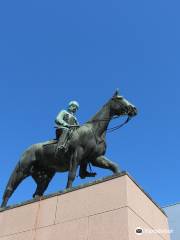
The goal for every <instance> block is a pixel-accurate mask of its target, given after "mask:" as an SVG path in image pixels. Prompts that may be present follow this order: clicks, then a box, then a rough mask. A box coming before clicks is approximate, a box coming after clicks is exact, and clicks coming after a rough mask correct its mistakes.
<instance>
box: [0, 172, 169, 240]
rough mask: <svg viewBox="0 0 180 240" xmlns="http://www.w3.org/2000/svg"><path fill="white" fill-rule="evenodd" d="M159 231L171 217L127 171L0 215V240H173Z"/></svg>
mask: <svg viewBox="0 0 180 240" xmlns="http://www.w3.org/2000/svg"><path fill="white" fill-rule="evenodd" d="M137 227H141V228H142V229H143V230H144V231H147V230H151V231H153V233H152V232H151V233H146V232H144V234H142V235H137V234H136V233H135V229H136V228H137ZM159 229H162V230H168V223H167V217H166V216H165V214H164V213H163V211H162V210H161V209H160V208H159V207H158V206H157V205H156V204H155V203H154V202H153V201H152V200H151V199H150V198H149V196H148V195H146V194H145V192H144V191H143V190H142V189H140V187H139V186H138V185H137V184H136V183H135V182H134V181H133V180H132V179H131V178H130V177H129V176H128V175H127V174H126V173H123V174H119V175H117V176H115V177H110V178H107V179H103V180H102V181H97V182H95V183H91V184H87V185H86V186H82V187H80V188H77V189H75V190H74V191H68V192H64V193H61V194H57V195H55V196H51V197H48V198H45V199H43V200H41V201H34V202H31V203H28V204H24V205H20V206H18V207H14V208H10V209H6V210H5V211H2V212H0V240H169V234H165V233H160V232H158V230H159Z"/></svg>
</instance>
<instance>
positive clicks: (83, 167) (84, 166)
mask: <svg viewBox="0 0 180 240" xmlns="http://www.w3.org/2000/svg"><path fill="white" fill-rule="evenodd" d="M87 166H88V161H83V160H82V161H81V164H80V168H79V176H80V178H82V179H84V178H86V177H95V176H96V173H95V172H88V171H87Z"/></svg>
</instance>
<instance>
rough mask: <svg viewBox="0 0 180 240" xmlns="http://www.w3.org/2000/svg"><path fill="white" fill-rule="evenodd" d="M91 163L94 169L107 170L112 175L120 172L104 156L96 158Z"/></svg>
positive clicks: (114, 164)
mask: <svg viewBox="0 0 180 240" xmlns="http://www.w3.org/2000/svg"><path fill="white" fill-rule="evenodd" d="M91 163H92V165H93V166H95V167H99V168H105V169H109V170H111V171H112V172H113V173H114V174H116V173H119V172H121V170H120V168H119V166H118V165H117V164H116V163H114V162H112V161H110V160H109V159H108V158H107V157H105V156H100V157H97V158H96V159H95V160H93V161H91Z"/></svg>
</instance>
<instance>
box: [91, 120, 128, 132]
mask: <svg viewBox="0 0 180 240" xmlns="http://www.w3.org/2000/svg"><path fill="white" fill-rule="evenodd" d="M116 118H119V116H114V117H112V118H106V119H101V120H100V119H97V120H92V121H90V122H106V121H110V120H113V119H116ZM130 120H131V117H130V116H128V117H127V119H126V120H125V121H124V122H123V123H121V124H119V125H117V126H115V127H112V128H108V129H107V130H106V132H107V133H111V132H114V131H116V130H118V129H120V128H121V127H123V126H124V125H125V124H127V123H128V122H129V121H130Z"/></svg>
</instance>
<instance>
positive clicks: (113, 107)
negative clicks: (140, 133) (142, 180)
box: [1, 91, 137, 207]
mask: <svg viewBox="0 0 180 240" xmlns="http://www.w3.org/2000/svg"><path fill="white" fill-rule="evenodd" d="M136 114H137V109H136V107H135V106H133V105H132V104H130V103H129V102H128V101H127V100H126V99H124V98H123V97H122V96H120V95H119V93H118V91H116V92H115V94H114V95H113V97H112V98H111V99H110V100H109V101H108V102H107V103H106V104H105V105H104V106H103V107H102V109H101V110H100V111H99V112H98V113H97V114H96V115H95V116H94V117H93V118H92V119H91V120H90V121H88V122H86V123H85V124H84V125H82V126H81V127H79V128H77V129H76V130H74V131H73V133H72V136H71V139H70V141H69V147H68V151H67V153H61V152H59V153H58V154H56V147H57V141H48V142H44V143H38V144H34V145H32V146H30V147H29V148H28V149H27V150H26V151H25V152H24V153H23V155H22V156H21V158H20V160H19V162H18V163H17V165H16V167H15V169H14V171H13V173H12V174H11V176H10V179H9V181H8V184H7V186H6V189H5V192H4V195H3V202H2V205H1V207H5V206H6V205H7V202H8V200H9V198H10V197H11V195H12V194H13V192H14V191H15V189H16V188H17V186H18V185H19V184H20V183H21V182H22V181H23V180H24V179H25V178H27V177H29V176H32V178H33V179H34V180H35V182H36V184H37V188H36V191H35V193H34V195H33V197H39V196H42V195H43V193H44V192H45V190H46V189H47V187H48V184H49V183H50V181H51V179H52V178H53V176H54V175H55V173H56V172H66V171H69V174H68V181H67V185H66V188H71V187H72V183H73V181H74V179H75V176H76V171H77V168H78V166H80V170H79V175H80V177H81V178H85V177H92V176H95V173H89V172H88V171H87V170H86V168H87V164H88V163H91V164H92V165H93V166H96V167H100V168H105V169H110V170H111V171H112V172H113V173H115V174H116V173H118V172H120V169H119V167H118V165H117V164H115V163H113V162H112V161H110V160H108V159H107V158H106V157H105V156H104V154H105V152H106V131H107V128H108V125H109V122H110V120H112V118H113V117H115V116H122V115H127V116H130V117H133V116H135V115H136Z"/></svg>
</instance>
